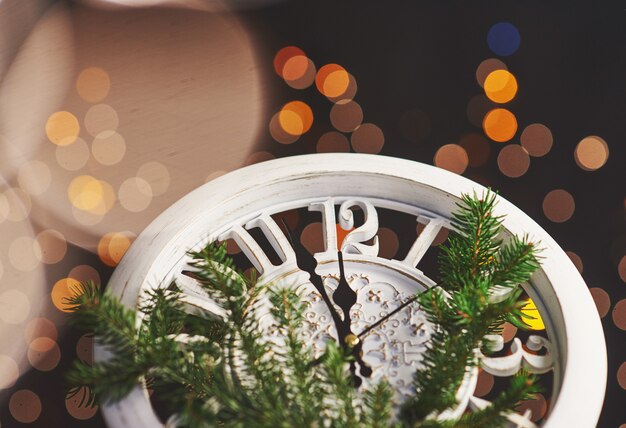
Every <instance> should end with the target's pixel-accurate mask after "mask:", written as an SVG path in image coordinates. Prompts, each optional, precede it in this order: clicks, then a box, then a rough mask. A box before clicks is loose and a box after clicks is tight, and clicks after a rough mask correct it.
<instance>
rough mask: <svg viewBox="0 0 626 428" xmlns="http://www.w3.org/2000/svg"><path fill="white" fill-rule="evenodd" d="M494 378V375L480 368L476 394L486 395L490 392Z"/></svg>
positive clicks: (477, 395)
mask: <svg viewBox="0 0 626 428" xmlns="http://www.w3.org/2000/svg"><path fill="white" fill-rule="evenodd" d="M493 384H494V379H493V375H492V374H490V373H487V372H486V371H484V370H482V369H478V379H477V381H476V389H475V390H474V396H476V397H484V396H485V395H487V394H489V392H490V391H491V389H492V388H493Z"/></svg>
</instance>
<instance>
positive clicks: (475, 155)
mask: <svg viewBox="0 0 626 428" xmlns="http://www.w3.org/2000/svg"><path fill="white" fill-rule="evenodd" d="M459 146H461V147H463V148H464V149H465V152H466V153H467V157H468V163H469V166H472V167H478V166H483V165H486V164H487V161H488V160H489V155H490V154H491V147H490V145H489V141H488V140H487V139H486V138H485V137H484V136H483V135H480V134H476V133H471V134H465V135H464V136H462V137H461V139H460V140H459Z"/></svg>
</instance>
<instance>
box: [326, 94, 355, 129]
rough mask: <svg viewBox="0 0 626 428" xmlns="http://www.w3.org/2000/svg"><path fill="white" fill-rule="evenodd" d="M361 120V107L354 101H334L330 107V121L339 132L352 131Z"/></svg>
mask: <svg viewBox="0 0 626 428" xmlns="http://www.w3.org/2000/svg"><path fill="white" fill-rule="evenodd" d="M362 121H363V109H361V106H360V105H359V104H358V103H356V102H354V101H346V102H339V103H336V104H335V105H334V106H333V107H332V108H331V109H330V123H332V124H333V126H334V127H335V129H337V130H338V131H341V132H352V131H354V130H355V129H356V128H358V127H359V125H361V122H362Z"/></svg>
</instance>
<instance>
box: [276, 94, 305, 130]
mask: <svg viewBox="0 0 626 428" xmlns="http://www.w3.org/2000/svg"><path fill="white" fill-rule="evenodd" d="M278 122H279V123H280V126H281V128H282V129H283V130H284V131H285V132H286V133H288V134H290V135H302V134H304V133H305V132H307V131H308V130H309V129H311V125H313V111H312V110H311V107H309V106H308V105H307V104H305V103H303V102H302V101H292V102H289V103H287V104H285V105H284V106H283V108H282V109H281V110H280V113H279V114H278Z"/></svg>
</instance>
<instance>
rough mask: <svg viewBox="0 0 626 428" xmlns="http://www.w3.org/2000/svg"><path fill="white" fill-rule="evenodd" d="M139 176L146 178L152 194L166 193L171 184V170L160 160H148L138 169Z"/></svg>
mask: <svg viewBox="0 0 626 428" xmlns="http://www.w3.org/2000/svg"><path fill="white" fill-rule="evenodd" d="M137 177H138V178H141V179H143V180H145V181H146V182H148V184H149V185H150V188H151V189H152V195H154V196H159V195H162V194H164V193H165V192H166V191H167V189H168V187H169V186H170V180H171V179H170V172H169V170H168V169H167V167H166V166H165V165H163V164H162V163H160V162H156V161H151V162H146V163H144V164H143V165H141V166H140V167H139V169H138V170H137Z"/></svg>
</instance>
